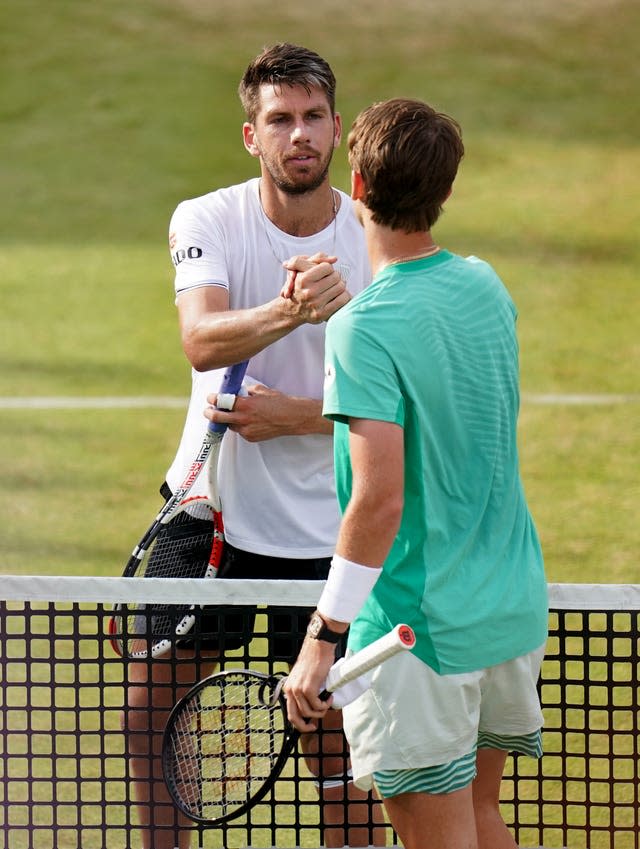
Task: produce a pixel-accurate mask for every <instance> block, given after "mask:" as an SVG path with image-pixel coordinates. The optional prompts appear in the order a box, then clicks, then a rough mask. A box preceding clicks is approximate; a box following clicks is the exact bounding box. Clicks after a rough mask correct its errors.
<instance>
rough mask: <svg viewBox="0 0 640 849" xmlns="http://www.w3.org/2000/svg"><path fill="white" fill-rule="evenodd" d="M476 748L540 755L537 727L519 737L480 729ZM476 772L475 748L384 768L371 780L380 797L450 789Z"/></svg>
mask: <svg viewBox="0 0 640 849" xmlns="http://www.w3.org/2000/svg"><path fill="white" fill-rule="evenodd" d="M477 748H478V749H501V750H502V751H505V752H518V753H519V754H523V755H529V756H531V757H533V758H540V757H541V756H542V732H541V730H540V729H538V730H537V731H533V732H532V733H531V734H525V735H523V736H520V737H505V736H500V735H498V734H487V733H486V732H481V733H480V734H479V735H478V745H477ZM475 776H476V750H474V751H473V752H469V754H468V755H463V757H461V758H457V759H456V760H453V761H449V763H446V764H442V765H440V766H427V767H421V768H419V769H385V770H380V771H376V772H374V773H373V780H374V782H375V785H376V787H377V789H378V792H379V793H380V796H381V797H382V798H383V799H389V798H391V797H392V796H400V794H402V793H430V794H432V795H435V794H440V793H453V792H454V791H455V790H462V789H463V788H464V787H467V786H468V785H469V784H471V782H472V781H473V779H474V778H475Z"/></svg>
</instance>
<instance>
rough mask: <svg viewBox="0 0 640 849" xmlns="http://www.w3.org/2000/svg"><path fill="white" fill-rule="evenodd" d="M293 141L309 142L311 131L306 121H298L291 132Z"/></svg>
mask: <svg viewBox="0 0 640 849" xmlns="http://www.w3.org/2000/svg"><path fill="white" fill-rule="evenodd" d="M291 140H292V141H297V142H301V141H308V140H309V130H308V128H307V125H306V123H305V122H304V121H302V120H300V121H296V123H295V125H294V127H293V129H292V130H291Z"/></svg>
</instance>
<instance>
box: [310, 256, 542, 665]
mask: <svg viewBox="0 0 640 849" xmlns="http://www.w3.org/2000/svg"><path fill="white" fill-rule="evenodd" d="M515 324H516V310H515V307H514V305H513V302H512V300H511V298H510V297H509V294H508V292H507V291H506V289H505V287H504V285H503V284H502V282H501V281H500V279H499V278H498V276H497V275H496V273H495V272H494V271H493V269H492V268H491V267H490V266H489V265H488V264H487V263H485V262H482V261H480V260H478V259H476V258H475V257H471V258H468V259H464V258H462V257H460V256H456V255H454V254H451V253H449V252H447V251H441V252H440V253H438V254H436V255H435V256H433V257H429V258H426V259H423V260H418V261H414V262H410V263H403V264H400V265H392V266H388V267H386V268H385V269H383V270H382V271H381V272H380V273H379V274H378V275H376V277H375V279H374V280H373V282H372V283H371V285H370V286H369V287H368V288H367V289H365V290H364V291H363V292H361V293H360V294H359V295H358V296H357V297H355V298H354V299H353V300H352V301H351V302H350V303H349V304H348V305H347V306H346V307H344V308H343V309H342V310H340V311H339V312H338V313H336V314H335V315H334V316H333V317H332V318H331V320H330V321H329V323H328V327H327V342H326V344H327V353H326V360H327V362H326V366H327V379H326V385H325V399H324V413H325V415H327V416H329V417H330V418H332V419H334V421H335V422H336V425H335V439H334V444H335V460H336V483H337V490H338V499H339V502H340V506H341V509H342V510H344V508H345V507H346V504H347V502H348V500H349V495H350V490H351V468H350V462H349V450H348V418H349V417H350V416H354V417H358V418H368V419H374V420H381V421H388V422H394V423H396V424H399V425H401V426H402V427H403V429H404V444H405V447H404V451H405V458H404V459H405V494H404V495H405V501H404V513H403V516H402V522H401V526H400V530H399V533H398V535H397V537H396V540H395V543H394V545H393V547H392V549H391V552H390V554H389V556H388V558H387V561H386V562H385V564H384V570H383V574H382V577H381V578H380V580H379V581H378V583H377V584H376V586H375V588H374V590H373V592H372V594H371V596H370V597H369V600H368V601H367V603H366V605H365V607H364V608H363V610H362V612H361V614H360V615H359V616H358V618H357V619H356V621H355V622H354V623H353V626H352V628H351V633H350V647H352V648H353V649H355V650H357V649H359V648H362V647H363V646H364V645H367V644H368V643H370V642H371V641H372V640H373V639H375V638H376V637H378V636H380V635H382V634H383V633H384V632H386V631H387V630H388V629H389V627H390V626H391V625H394V624H396V623H398V622H406V623H408V624H410V625H411V626H412V627H413V628H414V629H415V631H416V636H417V645H416V649H415V653H416V654H417V655H418V656H419V657H420V658H421V659H422V660H423V661H424V662H425V663H427V664H429V666H431V667H432V668H433V669H435V670H436V671H438V672H441V673H456V672H468V671H472V670H475V669H480V668H484V667H486V666H492V665H494V664H497V663H502V662H504V661H506V660H509V659H511V658H513V657H517V656H519V655H521V654H525V653H527V652H528V651H531V650H533V649H535V648H537V647H539V646H540V645H542V643H544V641H545V638H546V634H547V596H546V581H545V576H544V568H543V560H542V554H541V550H540V545H539V541H538V536H537V533H536V530H535V527H534V523H533V521H532V518H531V515H530V513H529V510H528V507H527V503H526V500H525V495H524V492H523V488H522V484H521V479H520V472H519V462H518V450H517V439H516V427H517V418H518V408H519V374H518V342H517V338H516V331H515Z"/></svg>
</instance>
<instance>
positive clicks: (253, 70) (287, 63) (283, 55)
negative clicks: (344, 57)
mask: <svg viewBox="0 0 640 849" xmlns="http://www.w3.org/2000/svg"><path fill="white" fill-rule="evenodd" d="M263 85H272V86H277V87H281V86H283V85H288V86H296V85H300V86H302V87H303V88H305V89H306V90H307V91H308V92H309V93H310V92H311V89H312V88H313V87H315V86H317V87H318V88H320V89H322V91H324V93H325V94H326V96H327V100H328V101H329V106H330V108H331V114H332V115H333V114H334V112H335V103H336V78H335V76H334V75H333V71H332V70H331V68H330V66H329V64H328V62H326V61H325V60H324V59H323V58H322V57H321V56H319V55H318V54H317V53H314V52H313V50H308V49H307V48H306V47H298V46H297V45H296V44H289V43H288V42H283V43H281V44H276V45H274V46H273V47H265V48H264V50H263V51H262V52H261V53H259V54H258V55H257V56H256V58H255V59H254V60H253V62H251V64H250V65H249V67H248V68H247V70H246V71H245V72H244V74H243V76H242V79H241V81H240V86H239V87H238V94H239V95H240V100H241V102H242V106H243V108H244V111H245V113H246V115H247V118H248V120H249V121H250V122H251V123H252V124H253V123H255V120H256V116H257V114H258V111H259V109H260V87H261V86H263Z"/></svg>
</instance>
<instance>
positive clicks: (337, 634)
mask: <svg viewBox="0 0 640 849" xmlns="http://www.w3.org/2000/svg"><path fill="white" fill-rule="evenodd" d="M346 632H347V629H346V628H345V627H344V626H343V627H342V628H340V627H338V628H332V627H331V626H330V624H329V623H327V622H326V621H325V619H324V617H322V616H321V615H320V614H319V613H318V611H317V610H316V611H315V612H314V613H312V614H311V618H310V619H309V624H308V626H307V636H308V637H310V638H311V639H312V640H320V641H321V642H323V643H331V644H332V645H333V646H335V645H336V644H337V643H339V642H340V640H341V639H342V638H343V636H344V635H345V634H346Z"/></svg>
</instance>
